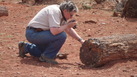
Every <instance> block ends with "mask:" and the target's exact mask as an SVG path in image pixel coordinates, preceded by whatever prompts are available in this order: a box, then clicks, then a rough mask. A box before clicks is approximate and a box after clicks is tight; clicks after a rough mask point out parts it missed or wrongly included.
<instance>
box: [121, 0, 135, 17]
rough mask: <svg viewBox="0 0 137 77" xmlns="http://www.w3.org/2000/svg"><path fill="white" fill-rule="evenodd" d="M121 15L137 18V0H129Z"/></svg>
mask: <svg viewBox="0 0 137 77" xmlns="http://www.w3.org/2000/svg"><path fill="white" fill-rule="evenodd" d="M121 17H126V18H137V0H128V1H127V2H126V4H125V6H124V9H123V13H122V16H121Z"/></svg>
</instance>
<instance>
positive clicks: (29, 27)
mask: <svg viewBox="0 0 137 77" xmlns="http://www.w3.org/2000/svg"><path fill="white" fill-rule="evenodd" d="M27 29H34V30H35V31H36V32H41V31H44V30H43V29H41V28H34V27H31V26H28V27H27Z"/></svg>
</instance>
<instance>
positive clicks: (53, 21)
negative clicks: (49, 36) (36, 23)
mask: <svg viewBox="0 0 137 77" xmlns="http://www.w3.org/2000/svg"><path fill="white" fill-rule="evenodd" d="M48 21H49V27H50V28H51V27H60V22H61V18H60V12H57V11H50V12H49V14H48Z"/></svg>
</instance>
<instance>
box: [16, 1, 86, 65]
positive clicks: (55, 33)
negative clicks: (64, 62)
mask: <svg viewBox="0 0 137 77" xmlns="http://www.w3.org/2000/svg"><path fill="white" fill-rule="evenodd" d="M76 12H78V8H77V6H76V5H75V4H74V3H73V2H71V1H68V2H63V3H61V4H60V5H50V6H47V7H45V8H43V9H42V10H41V11H39V12H38V13H37V14H36V16H35V17H34V18H33V19H32V20H31V21H30V22H29V24H28V26H27V29H26V38H27V40H28V41H29V42H31V43H24V42H20V43H19V44H18V46H19V56H20V57H22V58H23V57H25V54H27V53H29V54H30V55H32V56H35V57H39V60H40V61H42V62H47V63H52V64H58V62H56V61H55V60H54V59H55V57H56V55H57V53H58V52H59V50H60V48H61V47H62V45H63V44H64V42H65V40H66V37H67V36H66V33H67V34H69V35H70V36H71V37H73V38H74V39H76V40H78V41H79V42H80V43H81V44H82V43H83V42H84V40H83V39H82V38H81V37H80V36H79V35H78V34H77V33H76V31H75V30H74V29H73V27H74V26H75V25H76V24H77V22H76V21H72V20H70V21H68V20H69V19H71V18H72V17H73V15H74V14H75V13H76Z"/></svg>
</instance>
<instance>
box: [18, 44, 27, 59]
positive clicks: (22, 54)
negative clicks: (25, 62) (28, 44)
mask: <svg viewBox="0 0 137 77" xmlns="http://www.w3.org/2000/svg"><path fill="white" fill-rule="evenodd" d="M18 48H19V57H22V58H24V57H26V55H25V54H26V53H25V43H24V42H19V44H18Z"/></svg>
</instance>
